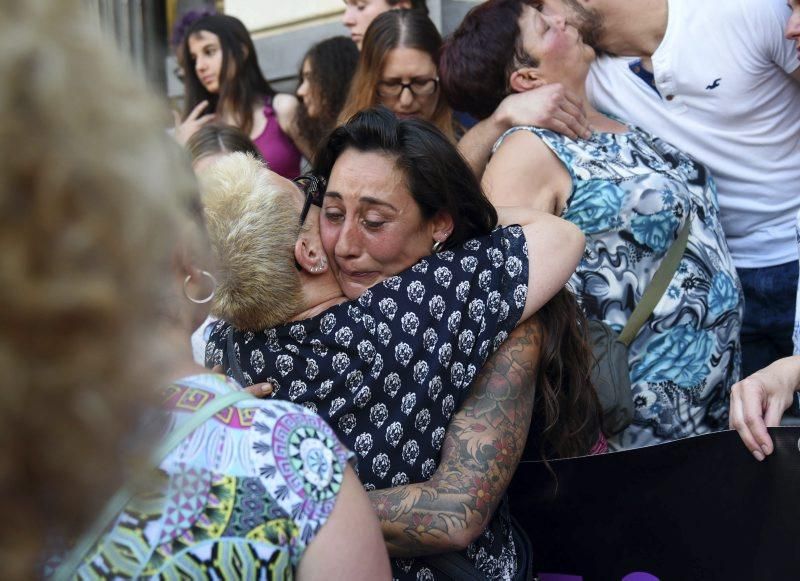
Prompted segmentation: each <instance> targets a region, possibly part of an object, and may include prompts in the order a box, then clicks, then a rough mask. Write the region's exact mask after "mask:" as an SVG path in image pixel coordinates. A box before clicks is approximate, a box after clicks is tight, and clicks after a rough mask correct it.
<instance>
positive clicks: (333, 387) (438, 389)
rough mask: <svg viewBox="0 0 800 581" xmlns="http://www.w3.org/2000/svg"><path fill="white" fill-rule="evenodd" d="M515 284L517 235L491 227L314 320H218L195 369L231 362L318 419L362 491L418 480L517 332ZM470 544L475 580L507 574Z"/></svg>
mask: <svg viewBox="0 0 800 581" xmlns="http://www.w3.org/2000/svg"><path fill="white" fill-rule="evenodd" d="M527 282H528V260H527V247H526V244H525V236H524V234H523V232H522V229H521V228H520V227H518V226H512V227H509V228H500V229H497V230H495V231H494V232H493V233H492V234H490V235H488V236H484V237H482V238H479V239H475V240H470V241H468V242H466V243H465V244H464V245H463V247H461V248H459V249H457V250H453V251H445V252H439V253H437V254H433V255H431V256H428V257H426V258H425V259H423V260H421V261H419V262H418V263H417V264H416V265H414V266H413V267H411V268H409V269H408V270H406V271H404V272H402V273H401V274H400V275H398V276H394V277H392V278H389V279H387V280H385V281H383V282H382V283H380V284H377V285H375V286H373V287H372V288H370V289H369V290H367V291H366V292H365V293H364V294H362V295H361V297H359V298H358V299H357V300H353V301H348V302H345V303H342V304H339V305H337V306H335V307H332V308H330V309H328V310H326V311H325V312H324V313H321V314H320V315H318V316H316V317H312V318H310V319H305V320H303V321H297V322H294V323H291V324H287V325H283V326H280V327H276V328H274V329H269V330H267V331H265V332H260V333H252V332H242V331H238V330H236V329H234V328H232V327H231V326H230V325H229V324H227V323H225V322H222V321H221V322H219V323H218V324H217V325H216V326H215V327H214V329H213V330H212V332H211V336H210V338H209V342H208V346H207V348H206V365H207V366H208V367H213V366H214V365H217V364H221V365H222V366H223V369H224V370H225V373H226V374H227V375H232V374H235V371H234V370H235V369H236V364H237V363H240V364H241V368H242V375H243V378H244V383H245V384H248V385H249V384H252V383H260V382H263V381H270V382H271V383H273V384H274V385H275V386H276V388H277V390H276V391H275V393H274V397H277V398H279V399H288V400H290V401H293V402H295V403H298V404H302V405H305V406H306V407H307V408H309V409H311V410H313V411H315V412H317V413H319V415H320V416H322V418H323V419H324V420H325V421H326V422H328V423H329V424H330V425H331V427H332V428H333V429H334V431H336V435H337V436H338V437H339V439H340V440H341V441H342V443H343V444H344V445H345V446H347V447H348V448H350V449H351V450H353V451H354V452H356V467H357V471H358V475H359V477H360V479H361V482H362V483H363V484H364V486H365V488H367V489H368V490H370V489H374V488H388V487H391V486H400V485H403V484H408V483H414V482H420V481H424V480H428V479H429V478H430V477H431V476H432V475H433V473H434V471H435V470H436V467H437V465H438V463H439V456H440V450H441V446H442V443H443V441H444V434H445V429H446V427H447V425H448V423H449V421H450V418H451V417H452V414H453V413H454V412H455V410H457V409H459V408H460V407H461V404H462V403H463V400H464V398H465V397H466V395H467V393H468V392H469V387H470V386H471V384H472V382H473V380H474V378H475V377H476V376H477V374H478V371H479V370H480V369H481V367H482V366H483V364H484V362H485V361H486V359H487V357H488V356H489V355H491V353H493V352H494V351H495V350H496V349H497V348H498V347H499V346H500V344H501V343H502V342H503V341H504V340H505V339H506V338H507V337H508V335H509V333H510V332H511V331H512V330H513V329H514V327H515V326H516V324H517V322H518V321H519V317H520V315H521V313H522V309H523V308H524V305H525V299H526V297H527ZM229 337H231V339H230V341H231V342H232V344H233V346H232V348H229V345H228V340H229ZM230 354H233V357H231V356H230ZM501 528H502V527H501ZM505 528H508V527H505ZM479 545H480V547H481V548H479V549H475V551H473V554H474V555H476V558H477V555H478V554H479V553H480V556H481V559H482V561H483V562H484V563H485V564H486V568H487V570H488V569H491V570H501V571H507V570H513V569H514V565H513V558H512V557H506V555H508V554H509V551H503V548H504V546H505V545H507V543H506V541H505V537H501V535H496V534H490V535H488V536H485V537H484V536H482V537H481V542H480V543H479ZM481 550H482V552H481ZM501 553H502V557H501ZM495 557H496V558H495ZM395 563H396V566H395V574H396V575H398V576H401V577H404V578H406V577H411V578H414V577H415V576H416V569H415V566H414V563H413V561H411V562H409V561H404V562H403V563H402V564H398V563H399V561H395ZM409 563H411V564H409ZM509 563H510V564H509ZM423 578H426V577H425V575H423ZM500 578H502V576H500Z"/></svg>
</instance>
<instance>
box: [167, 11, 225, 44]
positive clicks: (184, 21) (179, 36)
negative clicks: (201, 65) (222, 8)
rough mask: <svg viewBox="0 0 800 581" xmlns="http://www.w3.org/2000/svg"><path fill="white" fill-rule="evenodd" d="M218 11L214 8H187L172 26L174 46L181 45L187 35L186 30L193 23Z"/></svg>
mask: <svg viewBox="0 0 800 581" xmlns="http://www.w3.org/2000/svg"><path fill="white" fill-rule="evenodd" d="M216 13H217V11H216V10H214V9H213V8H200V9H197V10H187V11H186V12H184V13H183V14H182V15H181V17H180V18H179V19H178V20H177V21H175V24H174V25H173V26H172V36H171V42H170V44H171V45H172V48H173V49H175V48H177V47H179V46H180V45H181V43H182V42H183V39H184V37H185V36H186V31H187V30H189V27H190V26H191V25H192V24H194V23H195V22H197V21H198V20H200V19H201V18H205V17H206V16H213V15H215V14H216Z"/></svg>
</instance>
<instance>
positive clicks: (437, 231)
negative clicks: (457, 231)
mask: <svg viewBox="0 0 800 581" xmlns="http://www.w3.org/2000/svg"><path fill="white" fill-rule="evenodd" d="M431 226H432V228H431V237H432V238H433V241H434V242H441V243H444V242H445V241H446V240H447V239H448V238H450V235H451V234H452V233H453V227H454V223H453V217H452V216H451V215H450V213H449V212H445V211H444V210H440V211H439V212H437V213H436V215H435V216H434V217H433V218H432V219H431Z"/></svg>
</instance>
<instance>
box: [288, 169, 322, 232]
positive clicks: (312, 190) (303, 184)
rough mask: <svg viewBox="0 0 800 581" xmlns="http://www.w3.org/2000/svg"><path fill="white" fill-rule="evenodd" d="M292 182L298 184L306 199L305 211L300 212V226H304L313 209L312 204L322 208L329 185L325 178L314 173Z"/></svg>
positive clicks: (304, 203)
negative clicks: (309, 212)
mask: <svg viewBox="0 0 800 581" xmlns="http://www.w3.org/2000/svg"><path fill="white" fill-rule="evenodd" d="M292 181H293V182H294V183H295V184H297V187H299V188H300V190H301V191H302V192H303V194H304V195H305V197H306V200H305V202H303V211H302V212H300V225H301V226H302V225H303V224H304V223H305V221H306V216H308V211H309V210H310V209H311V204H314V205H315V206H318V207H320V208H321V207H322V198H324V197H325V188H326V187H327V185H328V184H327V182H326V181H325V178H324V177H322V176H318V175H314V174H312V173H307V174H304V175H301V176H299V177H296V178H294V179H293V180H292Z"/></svg>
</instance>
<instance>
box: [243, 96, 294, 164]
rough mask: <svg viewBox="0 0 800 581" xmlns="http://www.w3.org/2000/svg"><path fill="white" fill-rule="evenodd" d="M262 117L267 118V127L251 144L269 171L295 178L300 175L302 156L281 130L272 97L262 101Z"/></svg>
mask: <svg viewBox="0 0 800 581" xmlns="http://www.w3.org/2000/svg"><path fill="white" fill-rule="evenodd" d="M264 115H265V116H266V117H267V127H266V128H265V129H264V131H263V132H262V133H261V135H259V136H258V137H256V138H255V139H254V140H253V143H255V145H256V147H257V148H258V150H259V151H260V152H261V156H262V157H263V158H264V160H265V161H266V162H267V164H268V165H269V169H271V170H272V171H274V172H275V173H277V174H280V175H282V176H283V177H285V178H287V179H293V178H296V177H297V176H299V175H300V158H301V157H302V154H301V153H300V150H298V149H297V147H295V145H294V142H292V140H291V138H290V137H289V136H288V135H286V134H285V133H284V132H283V129H281V126H280V124H279V123H278V117H277V116H276V115H275V109H273V108H272V97H267V98H266V100H265V101H264Z"/></svg>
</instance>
